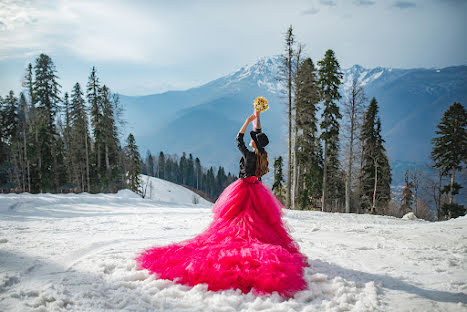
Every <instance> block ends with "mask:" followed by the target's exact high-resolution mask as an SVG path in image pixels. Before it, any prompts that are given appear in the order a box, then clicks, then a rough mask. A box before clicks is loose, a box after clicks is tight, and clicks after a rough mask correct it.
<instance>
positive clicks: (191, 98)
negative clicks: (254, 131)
mask: <svg viewBox="0 0 467 312" xmlns="http://www.w3.org/2000/svg"><path fill="white" fill-rule="evenodd" d="M279 66H280V58H279V57H278V56H275V57H271V58H267V57H263V58H260V59H258V61H257V62H255V63H254V64H250V65H245V66H243V67H241V68H240V69H239V70H237V71H235V72H232V73H231V74H228V75H226V76H224V77H220V78H218V79H216V80H213V81H211V82H209V83H207V84H205V85H202V86H200V87H197V88H192V89H189V90H185V91H170V92H165V93H162V94H155V95H148V96H141V97H128V96H121V100H122V103H123V105H124V107H125V108H126V116H125V117H126V119H127V120H128V122H129V124H128V129H127V130H128V131H131V132H133V133H134V134H135V136H136V140H137V143H138V145H139V146H140V147H141V151H142V152H143V154H144V153H146V150H147V149H150V150H151V151H152V152H153V153H158V152H159V151H161V150H163V151H165V152H169V153H178V154H181V153H182V152H184V151H185V152H187V153H193V154H195V155H196V156H198V157H200V159H201V161H202V162H203V163H204V164H205V165H208V166H210V165H214V166H218V165H222V166H224V167H225V168H226V169H227V170H228V171H231V172H232V173H234V174H235V173H236V172H237V170H238V169H237V164H238V159H239V153H238V151H237V148H236V146H235V135H236V133H237V132H238V129H239V128H240V127H241V125H242V124H243V121H244V119H245V118H246V117H247V116H248V114H249V113H250V112H252V107H251V105H252V102H253V100H254V98H256V96H259V95H262V96H265V97H267V98H268V99H269V102H270V109H269V110H268V111H267V112H266V113H265V114H264V115H262V121H263V129H264V131H265V132H267V133H268V135H269V137H270V139H271V140H270V141H271V144H270V146H269V151H270V156H271V157H277V156H279V155H282V156H286V155H287V119H286V100H285V99H284V98H283V97H281V90H283V88H282V87H281V86H280V84H279V83H278V81H277V76H278V71H279ZM343 72H344V81H343V87H342V90H341V91H342V92H341V93H342V94H343V95H344V97H343V99H342V101H344V100H345V94H346V91H347V90H348V88H349V86H350V83H351V81H352V79H353V78H354V77H357V79H359V80H360V81H361V82H362V83H363V84H364V85H365V91H366V95H367V97H368V101H369V100H370V99H371V97H373V96H375V98H376V99H377V101H378V103H379V106H380V116H381V119H382V128H383V136H384V139H385V140H386V148H387V150H388V153H389V157H390V160H391V162H392V163H393V164H395V163H397V162H401V163H407V162H410V163H416V164H419V165H423V164H424V163H426V162H428V161H429V155H430V152H431V148H432V147H431V143H430V140H431V138H432V137H433V136H434V132H435V127H436V125H437V124H438V123H439V121H440V119H441V116H442V114H443V112H444V111H445V110H446V109H447V108H448V107H449V106H450V105H451V104H452V103H453V102H454V101H459V102H461V103H466V102H467V101H466V100H467V66H456V67H447V68H440V69H436V68H433V69H424V68H415V69H395V68H383V67H376V68H373V69H368V68H364V67H362V66H359V65H354V66H352V67H351V68H348V69H344V70H343ZM246 138H247V136H246ZM245 143H247V142H245ZM271 176H272V174H271V173H269V174H268V175H266V177H265V179H266V181H268V179H269V180H270V178H271ZM401 181H402V176H401V175H400V174H399V173H396V175H395V176H394V183H395V184H399V183H400V182H401Z"/></svg>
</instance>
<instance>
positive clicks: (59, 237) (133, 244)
mask: <svg viewBox="0 0 467 312" xmlns="http://www.w3.org/2000/svg"><path fill="white" fill-rule="evenodd" d="M152 181H153V190H152V195H151V198H154V199H148V198H146V199H143V198H141V197H140V196H138V195H136V194H134V193H133V192H131V191H129V190H122V191H120V192H118V193H117V194H87V193H82V194H34V195H33V194H27V193H26V194H3V195H0V311H65V310H66V311H121V310H124V311H154V310H157V311H466V310H467V294H466V291H467V285H466V282H465V281H466V280H467V270H466V255H467V217H460V218H457V219H453V220H449V221H443V222H437V223H431V222H427V221H424V220H411V219H410V218H407V219H397V218H393V217H387V216H375V215H356V214H341V213H323V212H318V211H292V210H285V211H284V212H285V216H284V220H285V222H286V224H287V226H288V227H289V228H290V230H291V234H292V236H293V237H294V238H295V239H296V241H297V242H298V243H299V244H300V246H301V250H302V252H304V253H305V254H306V255H308V257H309V259H310V262H311V267H310V268H306V270H305V272H304V275H305V279H306V281H307V283H308V289H307V290H304V291H301V292H299V293H297V294H296V295H295V297H294V298H293V299H290V300H283V299H282V298H280V297H279V296H278V295H277V294H273V295H268V296H260V297H256V296H254V295H252V294H251V293H249V294H242V293H241V292H240V291H239V290H233V289H230V290H225V291H219V292H213V291H207V285H205V284H199V285H197V286H195V287H188V286H184V285H179V284H175V283H173V282H172V281H170V280H162V279H156V278H155V276H153V275H150V274H148V273H147V271H138V270H136V268H135V262H134V260H133V259H134V256H135V255H136V253H138V252H140V251H142V250H143V249H145V248H148V247H150V246H154V245H165V244H169V243H172V242H177V241H181V240H184V239H188V238H190V237H193V236H195V235H196V234H197V233H200V232H201V231H202V230H203V229H204V228H205V227H207V226H208V225H209V223H210V222H211V220H212V210H211V209H212V205H210V204H206V203H207V202H206V203H204V204H201V203H200V204H197V205H196V204H192V203H191V198H190V196H189V195H190V193H189V192H191V191H189V190H186V189H180V188H179V186H178V185H175V184H173V183H170V182H167V181H161V180H159V179H154V180H152ZM169 190H170V192H169ZM187 191H188V192H187ZM185 192H186V194H187V195H186V196H185V195H182V194H185ZM174 194H175V196H172V195H174ZM177 194H178V195H179V196H176V195H177ZM155 199H157V200H155Z"/></svg>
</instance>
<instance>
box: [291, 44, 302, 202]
mask: <svg viewBox="0 0 467 312" xmlns="http://www.w3.org/2000/svg"><path fill="white" fill-rule="evenodd" d="M303 48H304V45H303V44H301V43H299V44H298V46H297V52H296V53H295V59H296V64H295V67H296V68H295V70H294V74H295V75H294V79H297V77H296V74H297V72H298V67H299V66H300V56H301V54H302V50H303ZM294 85H295V86H296V83H295V84H294ZM294 90H295V99H297V96H296V92H297V88H294ZM298 117H299V116H298V112H297V110H295V115H294V135H293V138H294V143H293V150H294V152H293V187H292V209H296V204H297V196H298V194H299V190H298V186H299V181H298V180H299V176H298V172H299V171H298V166H299V165H298V156H297V155H298V144H297V139H298V126H297V118H298Z"/></svg>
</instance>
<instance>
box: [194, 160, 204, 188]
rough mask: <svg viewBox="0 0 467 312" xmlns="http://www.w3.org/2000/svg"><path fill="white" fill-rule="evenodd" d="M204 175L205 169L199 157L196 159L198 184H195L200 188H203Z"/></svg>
mask: <svg viewBox="0 0 467 312" xmlns="http://www.w3.org/2000/svg"><path fill="white" fill-rule="evenodd" d="M202 176H203V171H202V167H201V161H200V160H199V158H198V157H196V159H195V177H196V184H195V185H194V186H195V187H196V188H197V189H198V190H201V189H202V187H203V186H202V184H201V179H202Z"/></svg>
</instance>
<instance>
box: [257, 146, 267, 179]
mask: <svg viewBox="0 0 467 312" xmlns="http://www.w3.org/2000/svg"><path fill="white" fill-rule="evenodd" d="M255 150H256V170H255V176H257V177H259V178H261V177H262V176H263V175H265V174H266V173H268V172H269V160H268V152H266V150H264V149H263V152H260V151H259V150H258V149H255Z"/></svg>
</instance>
